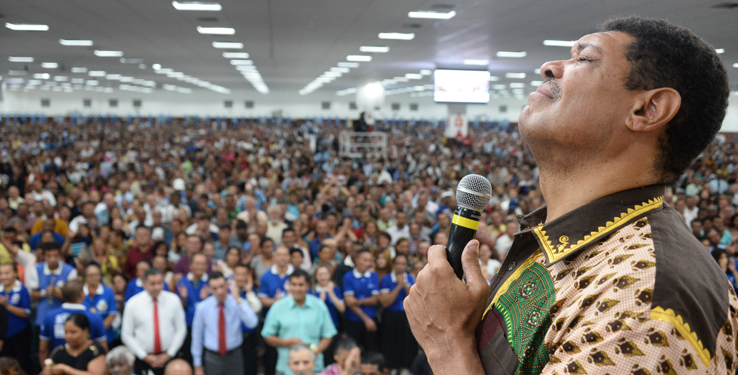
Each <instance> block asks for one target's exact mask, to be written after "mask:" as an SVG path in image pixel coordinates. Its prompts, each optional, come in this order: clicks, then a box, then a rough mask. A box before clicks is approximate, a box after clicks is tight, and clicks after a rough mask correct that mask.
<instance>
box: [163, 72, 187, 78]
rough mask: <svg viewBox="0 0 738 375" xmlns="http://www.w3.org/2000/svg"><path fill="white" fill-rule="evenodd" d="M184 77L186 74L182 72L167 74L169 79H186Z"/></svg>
mask: <svg viewBox="0 0 738 375" xmlns="http://www.w3.org/2000/svg"><path fill="white" fill-rule="evenodd" d="M184 75H185V74H184V73H182V72H171V73H167V77H169V78H180V77H184Z"/></svg>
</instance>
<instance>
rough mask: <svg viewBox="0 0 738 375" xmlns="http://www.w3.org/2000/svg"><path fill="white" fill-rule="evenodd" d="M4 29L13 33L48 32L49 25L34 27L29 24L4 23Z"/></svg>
mask: <svg viewBox="0 0 738 375" xmlns="http://www.w3.org/2000/svg"><path fill="white" fill-rule="evenodd" d="M5 27H7V28H8V29H10V30H15V31H49V25H35V24H30V23H9V22H6V23H5Z"/></svg>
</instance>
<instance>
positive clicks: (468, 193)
mask: <svg viewBox="0 0 738 375" xmlns="http://www.w3.org/2000/svg"><path fill="white" fill-rule="evenodd" d="M491 198H492V184H491V183H490V182H489V180H487V179H486V178H484V177H482V176H480V175H478V174H470V175H466V176H465V177H464V178H462V179H461V181H459V185H458V186H457V187H456V203H457V205H456V211H455V212H454V218H453V219H452V220H451V232H450V233H449V235H448V245H447V246H446V257H447V258H448V262H449V263H451V267H452V268H453V269H454V273H455V274H456V277H458V278H459V279H461V278H462V277H464V269H463V268H462V267H461V253H462V252H463V251H464V247H465V246H466V244H467V243H469V241H471V240H473V239H474V237H475V236H476V235H477V229H479V218H480V216H481V215H482V211H484V209H485V208H486V207H487V204H488V203H489V200H490V199H491Z"/></svg>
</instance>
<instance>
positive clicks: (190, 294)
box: [177, 272, 208, 327]
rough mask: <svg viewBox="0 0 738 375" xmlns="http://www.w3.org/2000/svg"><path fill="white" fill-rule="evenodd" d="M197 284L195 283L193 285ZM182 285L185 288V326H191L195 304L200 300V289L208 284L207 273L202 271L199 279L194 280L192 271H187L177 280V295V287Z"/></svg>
mask: <svg viewBox="0 0 738 375" xmlns="http://www.w3.org/2000/svg"><path fill="white" fill-rule="evenodd" d="M195 284H197V285H195ZM182 285H184V287H185V288H187V305H186V306H185V321H186V322H187V327H192V320H193V319H194V318H195V306H197V304H198V303H199V302H200V301H201V299H200V291H201V290H202V288H203V287H204V286H206V285H208V274H206V273H204V274H202V276H201V277H200V280H195V276H194V275H192V272H190V273H188V274H187V276H186V277H183V278H182V280H179V282H178V283H177V296H179V297H180V298H181V297H182V296H180V295H179V287H180V286H182Z"/></svg>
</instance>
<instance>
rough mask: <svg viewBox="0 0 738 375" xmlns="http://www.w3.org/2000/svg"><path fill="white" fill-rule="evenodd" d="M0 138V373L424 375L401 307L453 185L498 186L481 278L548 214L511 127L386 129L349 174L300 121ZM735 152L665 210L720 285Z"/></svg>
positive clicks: (442, 238) (438, 234)
mask: <svg viewBox="0 0 738 375" xmlns="http://www.w3.org/2000/svg"><path fill="white" fill-rule="evenodd" d="M2 126H3V131H4V134H5V135H6V136H5V137H4V138H3V139H2V140H0V152H1V153H2V155H1V156H2V162H1V163H0V228H3V234H2V241H1V242H0V283H1V284H2V288H0V289H1V290H0V331H2V332H0V333H1V334H0V338H2V351H1V352H0V357H9V358H12V359H14V360H15V361H17V363H15V364H13V363H10V362H8V364H5V362H3V360H4V359H3V358H0V363H3V365H2V366H5V365H7V366H11V365H12V366H16V367H17V368H18V369H22V371H23V372H25V373H26V374H29V375H30V374H33V375H35V374H38V373H43V374H45V375H52V374H53V375H61V374H68V375H105V374H106V373H111V374H116V375H127V374H131V373H134V374H156V375H162V374H167V373H172V374H186V373H187V372H186V371H191V373H194V374H195V375H203V374H207V375H221V374H226V373H229V374H230V373H243V374H245V375H253V374H257V373H260V372H263V373H265V374H267V375H273V374H275V373H279V374H293V373H294V374H303V373H323V374H342V375H347V374H354V373H362V374H388V373H389V372H390V371H397V373H398V374H399V372H400V371H401V370H403V369H406V370H409V371H410V372H411V373H413V374H427V373H429V367H428V365H427V362H426V361H425V360H424V356H423V354H422V351H421V349H420V348H419V347H418V344H417V343H416V342H415V339H414V337H413V335H412V332H411V331H410V328H409V325H408V321H407V317H406V316H405V312H404V306H403V300H404V298H405V297H406V296H407V295H408V292H409V290H410V288H411V287H412V285H413V284H414V280H415V277H416V276H417V274H418V272H420V270H421V269H422V268H423V267H424V265H425V263H426V261H427V259H426V254H427V250H428V248H429V247H430V246H431V245H434V244H440V245H445V244H446V242H447V241H448V231H449V228H450V226H451V219H452V216H453V212H454V210H455V209H456V206H457V202H456V198H455V190H454V189H455V187H456V184H457V183H458V181H459V180H460V179H461V178H462V177H463V176H465V175H467V174H469V173H476V174H480V175H483V176H485V177H487V178H488V179H489V180H490V181H491V182H492V185H493V190H494V194H493V197H492V199H491V201H490V203H489V205H488V207H487V209H486V210H485V211H484V212H483V213H482V216H481V223H480V226H479V230H478V232H477V238H478V239H479V241H480V244H481V245H480V264H481V265H482V271H483V273H484V275H485V277H486V278H487V280H488V281H489V280H491V279H492V278H493V277H494V276H495V274H496V272H497V270H498V268H499V267H500V266H501V261H502V260H503V259H504V257H505V255H506V254H507V252H508V251H509V249H510V246H511V244H512V239H513V236H514V235H515V233H516V232H517V231H518V222H517V218H516V215H522V214H526V213H529V212H531V211H533V210H535V209H537V208H539V207H541V206H542V205H543V204H544V201H543V198H542V196H541V193H540V191H539V190H538V188H537V180H538V174H537V167H536V165H535V162H534V161H533V159H532V157H531V156H530V154H529V153H527V152H526V148H525V145H523V144H522V141H521V140H520V137H519V134H518V133H517V131H516V128H515V127H514V126H512V127H511V126H510V125H495V126H485V127H481V128H478V129H472V131H473V132H474V137H473V141H471V142H460V141H458V140H453V139H444V138H443V131H442V129H439V128H436V127H433V126H409V125H401V126H396V127H392V128H391V129H386V131H388V132H389V133H390V134H389V137H388V139H389V144H388V147H387V153H386V155H381V156H371V155H370V156H365V157H361V158H355V159H350V158H343V157H340V156H339V155H338V150H339V147H338V133H339V131H341V130H342V129H340V128H338V127H335V126H324V125H316V124H311V123H300V124H261V125H255V124H232V123H229V124H227V123H202V122H200V123H191V122H187V123H185V122H175V123H174V124H166V125H165V124H150V123H136V122H134V123H132V124H124V123H121V122H105V123H101V122H96V121H92V122H85V123H68V122H67V123H43V124H30V125H28V124H18V123H13V122H10V123H6V124H4V125H2ZM736 154H738V150H736V148H735V144H734V143H731V142H715V143H714V145H713V146H711V147H710V149H709V150H708V151H707V152H706V153H704V154H703V156H702V157H701V158H700V159H698V160H697V161H696V162H695V164H694V166H693V168H692V169H690V170H689V171H688V172H687V173H686V174H685V175H684V176H683V177H682V179H681V180H680V181H679V182H678V183H677V184H676V185H675V186H673V187H671V188H670V189H668V190H667V195H666V196H665V202H667V203H668V204H670V205H672V206H674V207H675V208H676V209H677V210H678V211H679V212H680V213H681V214H682V215H683V216H684V219H685V225H688V226H690V227H691V228H692V230H693V233H694V234H695V236H697V237H698V238H699V239H700V240H701V241H702V242H703V243H704V245H705V247H706V249H707V251H710V252H711V253H712V255H713V256H714V258H715V260H716V261H717V262H718V263H719V264H720V266H721V267H722V268H723V270H724V271H725V272H726V275H727V276H728V278H729V279H730V280H731V281H732V282H733V283H734V285H735V282H736V279H738V273H737V272H736V267H735V265H736V262H735V258H734V255H735V253H736V250H737V249H736V243H738V214H736V211H735V209H736V206H738V178H737V175H738V168H736ZM106 353H107V358H106ZM2 366H0V367H2ZM190 366H192V367H190Z"/></svg>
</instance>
